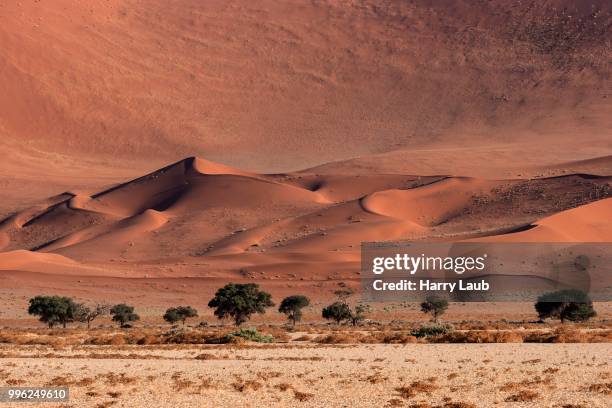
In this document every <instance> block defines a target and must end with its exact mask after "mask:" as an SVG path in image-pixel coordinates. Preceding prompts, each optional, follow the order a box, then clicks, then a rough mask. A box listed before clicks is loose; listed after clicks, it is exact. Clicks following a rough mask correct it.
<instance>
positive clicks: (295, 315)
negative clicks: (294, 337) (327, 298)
mask: <svg viewBox="0 0 612 408" xmlns="http://www.w3.org/2000/svg"><path fill="white" fill-rule="evenodd" d="M309 304H310V299H308V298H307V297H306V296H302V295H293V296H288V297H286V298H284V299H283V301H282V302H281V304H280V307H279V308H278V311H279V312H280V313H284V314H285V315H287V319H288V320H289V321H291V323H292V325H293V326H295V322H299V321H300V320H302V309H303V308H305V307H306V306H308V305H309Z"/></svg>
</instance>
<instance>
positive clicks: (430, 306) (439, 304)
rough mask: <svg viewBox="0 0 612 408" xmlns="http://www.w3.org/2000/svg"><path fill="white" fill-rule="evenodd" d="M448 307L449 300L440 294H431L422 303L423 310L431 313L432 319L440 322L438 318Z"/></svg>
mask: <svg viewBox="0 0 612 408" xmlns="http://www.w3.org/2000/svg"><path fill="white" fill-rule="evenodd" d="M446 309H448V300H446V299H445V298H443V297H441V296H438V295H430V296H427V297H426V298H425V301H424V302H423V303H421V312H423V313H429V314H431V320H433V321H434V322H436V323H437V322H438V318H439V317H440V316H442V315H443V314H444V313H445V312H446Z"/></svg>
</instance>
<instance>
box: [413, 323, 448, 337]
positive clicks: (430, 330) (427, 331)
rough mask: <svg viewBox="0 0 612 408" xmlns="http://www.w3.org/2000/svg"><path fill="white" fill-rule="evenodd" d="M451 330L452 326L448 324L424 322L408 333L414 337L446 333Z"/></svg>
mask: <svg viewBox="0 0 612 408" xmlns="http://www.w3.org/2000/svg"><path fill="white" fill-rule="evenodd" d="M452 331H453V327H452V326H451V325H448V324H425V325H423V326H421V327H419V328H417V329H414V330H412V332H411V333H410V334H411V335H413V336H414V337H416V338H420V337H434V336H441V335H444V334H448V333H450V332H452Z"/></svg>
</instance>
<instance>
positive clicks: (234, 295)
mask: <svg viewBox="0 0 612 408" xmlns="http://www.w3.org/2000/svg"><path fill="white" fill-rule="evenodd" d="M272 306H274V303H272V296H271V295H270V294H269V293H267V292H264V291H261V290H259V285H257V284H255V283H245V284H240V283H228V284H227V285H225V286H224V287H222V288H220V289H219V290H217V293H216V294H215V297H214V298H212V299H211V300H210V302H208V307H211V308H214V309H215V316H217V317H218V318H219V319H225V318H228V317H231V318H232V319H234V323H235V324H236V326H240V325H241V324H242V323H244V322H246V321H247V320H249V319H250V318H251V315H252V314H254V313H259V314H264V313H265V312H266V308H268V307H272Z"/></svg>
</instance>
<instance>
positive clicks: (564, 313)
mask: <svg viewBox="0 0 612 408" xmlns="http://www.w3.org/2000/svg"><path fill="white" fill-rule="evenodd" d="M535 310H536V312H538V316H539V317H540V319H546V318H552V319H559V320H561V323H564V322H565V321H566V320H569V321H571V322H584V321H587V320H589V319H590V318H591V317H593V316H595V315H596V313H595V309H593V302H592V301H591V298H590V297H589V296H588V295H587V294H586V293H584V292H582V291H580V290H577V289H564V290H560V291H557V292H550V293H545V294H543V295H542V296H540V297H538V301H537V302H536V304H535Z"/></svg>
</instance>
